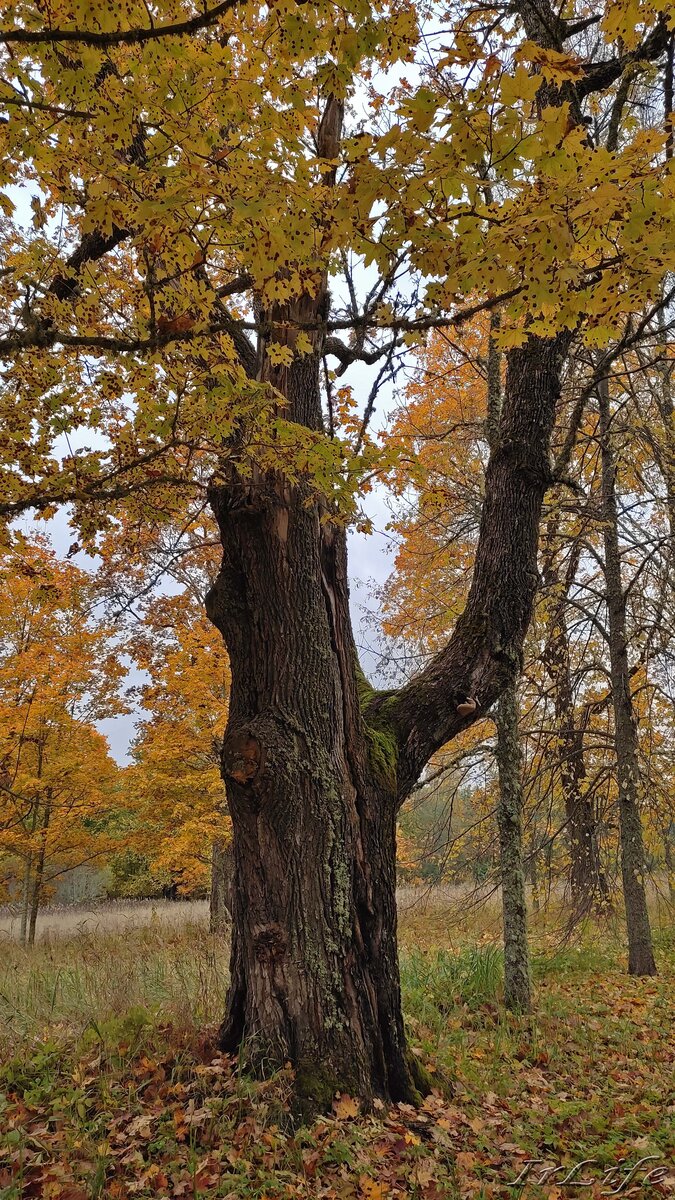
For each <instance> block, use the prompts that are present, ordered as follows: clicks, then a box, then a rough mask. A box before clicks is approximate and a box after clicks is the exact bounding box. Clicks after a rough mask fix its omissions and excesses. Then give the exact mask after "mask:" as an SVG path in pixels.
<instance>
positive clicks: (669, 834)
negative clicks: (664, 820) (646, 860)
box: [663, 821, 675, 901]
mask: <svg viewBox="0 0 675 1200" xmlns="http://www.w3.org/2000/svg"><path fill="white" fill-rule="evenodd" d="M674 833H675V822H672V821H671V823H670V825H669V827H668V828H667V829H666V831H665V833H664V835H663V858H664V862H665V864H666V876H667V879H668V895H669V897H670V899H671V901H675V860H674V859H673V834H674Z"/></svg>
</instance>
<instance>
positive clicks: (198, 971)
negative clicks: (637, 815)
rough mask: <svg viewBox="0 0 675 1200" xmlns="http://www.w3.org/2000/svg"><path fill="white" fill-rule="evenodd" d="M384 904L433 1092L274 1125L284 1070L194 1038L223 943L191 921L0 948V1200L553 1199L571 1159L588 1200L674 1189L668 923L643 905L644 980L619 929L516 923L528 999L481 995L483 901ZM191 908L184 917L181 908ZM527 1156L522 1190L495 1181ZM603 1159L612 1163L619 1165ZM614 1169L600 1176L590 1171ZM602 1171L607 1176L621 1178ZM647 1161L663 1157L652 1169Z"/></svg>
mask: <svg viewBox="0 0 675 1200" xmlns="http://www.w3.org/2000/svg"><path fill="white" fill-rule="evenodd" d="M456 899H457V898H456V897H455V896H453V895H451V894H444V895H440V896H434V897H431V898H430V899H429V900H428V902H426V903H422V902H418V901H417V900H416V898H415V897H414V896H411V895H407V896H404V897H403V901H404V903H403V906H402V914H401V945H402V954H401V959H402V976H403V989H404V1005H405V1011H406V1017H407V1021H408V1026H409V1033H410V1038H411V1042H412V1045H413V1047H414V1052H415V1053H416V1054H418V1055H419V1057H420V1058H421V1060H422V1062H423V1063H424V1064H425V1065H426V1066H427V1068H428V1069H429V1070H430V1071H431V1072H432V1075H433V1076H435V1078H436V1080H437V1082H438V1087H437V1088H436V1089H435V1090H434V1092H433V1093H432V1094H431V1096H430V1097H429V1098H428V1099H427V1101H426V1102H425V1104H424V1106H423V1107H422V1108H421V1109H419V1110H413V1109H408V1108H406V1107H404V1106H399V1107H397V1108H394V1109H393V1110H391V1111H389V1112H387V1111H385V1110H384V1109H379V1110H378V1109H376V1110H375V1111H374V1112H373V1113H372V1114H368V1115H364V1114H362V1113H360V1112H359V1109H358V1105H357V1104H356V1102H355V1101H353V1100H352V1099H351V1098H350V1097H344V1096H343V1097H339V1098H336V1101H335V1104H334V1111H333V1113H332V1114H331V1115H330V1117H328V1118H325V1119H322V1120H320V1121H317V1122H316V1123H315V1124H314V1125H313V1126H312V1127H311V1128H303V1129H297V1128H295V1129H294V1128H293V1127H292V1124H291V1122H290V1120H289V1109H288V1100H289V1094H290V1080H289V1078H287V1077H286V1076H284V1075H283V1074H281V1075H278V1076H276V1077H275V1078H273V1079H270V1080H267V1081H266V1082H263V1083H259V1082H254V1081H252V1080H250V1079H248V1078H247V1077H246V1076H245V1075H244V1074H243V1073H242V1072H241V1071H240V1070H239V1068H238V1064H237V1063H236V1062H234V1063H233V1062H231V1061H229V1060H225V1059H223V1058H221V1057H219V1056H218V1055H216V1054H215V1053H214V1050H213V1033H214V1027H215V1023H216V1022H217V1019H218V1017H219V1015H220V1011H221V1008H222V998H223V992H224V987H225V979H226V974H227V967H226V958H227V947H226V946H225V945H224V944H223V942H222V941H219V940H217V939H214V938H212V937H210V936H209V934H208V933H207V931H206V928H205V921H204V916H203V913H202V912H201V910H198V913H197V915H198V917H199V919H198V920H194V919H193V920H191V919H190V910H189V906H183V905H181V906H176V907H180V909H181V910H182V913H181V917H180V920H179V921H176V922H174V923H173V924H172V923H171V922H168V921H166V920H163V919H161V916H160V914H158V913H156V914H155V917H154V919H153V918H152V917H151V918H150V920H149V922H148V923H147V924H144V925H138V924H135V925H134V923H133V922H130V923H129V924H128V925H127V927H126V928H124V929H123V931H122V932H120V930H119V929H115V928H111V927H110V926H109V925H108V927H106V926H105V923H103V924H102V925H100V926H99V928H98V929H97V930H96V931H89V932H87V930H86V929H84V930H80V931H79V932H77V931H76V932H74V933H70V934H67V935H65V936H64V935H63V934H61V936H51V937H48V938H47V939H46V940H43V941H42V942H41V943H40V944H39V945H38V946H37V947H36V948H35V950H33V951H32V952H24V951H22V950H20V948H19V947H18V946H16V945H15V944H14V943H10V942H9V941H5V942H3V944H2V950H1V951H0V1062H1V1064H2V1065H0V1200H19V1197H20V1198H21V1200H24V1197H25V1198H26V1200H29V1198H31V1197H44V1198H45V1200H58V1198H61V1200H93V1198H95V1197H109V1198H110V1200H117V1198H122V1197H130V1198H131V1197H140V1198H142V1200H144V1198H145V1197H151V1196H152V1197H167V1200H168V1198H170V1197H190V1198H192V1200H196V1198H197V1197H199V1198H201V1200H212V1198H215V1197H221V1198H224V1197H227V1198H228V1200H238V1198H239V1197H242V1198H243V1197H256V1198H257V1200H263V1198H265V1200H281V1198H282V1197H283V1198H288V1200H290V1198H292V1197H298V1198H304V1197H307V1198H317V1200H318V1198H320V1197H325V1198H327V1200H352V1198H354V1200H356V1198H359V1200H361V1198H363V1200H384V1198H385V1197H392V1200H393V1198H394V1197H406V1198H407V1197H409V1198H411V1200H446V1198H447V1200H454V1198H458V1197H468V1198H470V1197H476V1198H480V1197H490V1196H514V1197H519V1196H521V1195H523V1192H524V1194H525V1196H526V1197H529V1196H532V1197H533V1198H535V1197H539V1196H547V1197H548V1198H549V1200H559V1198H560V1197H561V1196H572V1195H574V1190H573V1189H570V1188H569V1187H568V1186H564V1185H561V1180H562V1177H563V1172H559V1173H558V1175H557V1176H551V1177H550V1178H549V1179H548V1180H547V1181H544V1182H542V1183H541V1184H539V1183H538V1182H537V1179H541V1178H542V1171H544V1170H545V1168H546V1166H547V1165H548V1166H550V1167H551V1168H554V1167H555V1166H558V1165H567V1167H568V1168H571V1167H572V1166H573V1165H574V1163H576V1162H580V1161H581V1160H582V1159H589V1158H595V1159H596V1160H597V1162H596V1163H594V1164H589V1165H588V1166H587V1167H585V1168H584V1169H583V1172H582V1174H583V1176H584V1177H585V1178H586V1179H589V1180H590V1179H593V1180H594V1183H593V1186H592V1187H589V1188H587V1189H586V1194H590V1195H597V1196H599V1195H600V1194H601V1193H602V1192H603V1191H604V1192H607V1191H609V1190H612V1189H615V1188H617V1187H619V1186H620V1185H622V1181H624V1180H626V1178H627V1176H626V1172H627V1169H628V1168H629V1167H630V1166H634V1165H635V1164H637V1163H638V1162H639V1161H640V1160H641V1159H645V1158H647V1156H651V1155H653V1156H654V1157H653V1159H650V1161H649V1162H647V1163H644V1164H643V1165H642V1167H640V1168H639V1170H638V1171H637V1172H636V1174H635V1175H634V1176H633V1178H632V1179H630V1180H629V1181H628V1182H627V1183H625V1184H624V1185H623V1189H622V1190H621V1191H620V1192H619V1193H617V1194H620V1195H627V1194H639V1195H640V1196H642V1195H644V1196H645V1197H647V1200H649V1196H652V1197H658V1196H663V1195H669V1194H673V1193H675V1173H673V1172H672V1169H671V1173H670V1175H669V1176H667V1177H664V1178H660V1177H659V1176H654V1177H653V1178H652V1180H651V1181H647V1182H645V1180H644V1173H645V1172H646V1171H648V1170H649V1169H654V1168H658V1169H659V1170H660V1169H661V1168H665V1167H667V1166H669V1165H670V1166H671V1168H672V1162H673V1157H674V1154H675V1128H674V1127H675V1095H674V1094H673V1090H672V1088H673V1076H674V1072H673V1067H674V1066H675V1044H674V1038H673V1017H674V1016H675V1007H674V1005H675V931H674V930H673V928H672V924H671V925H670V926H669V924H668V913H667V910H666V908H664V907H662V908H661V910H659V911H657V910H655V912H654V918H655V925H656V930H657V935H656V936H657V947H658V961H659V968H660V975H659V977H658V979H655V980H651V979H650V980H634V979H629V978H628V977H627V976H626V975H625V974H624V955H623V950H622V942H621V935H622V931H621V928H620V925H619V924H617V925H616V926H613V925H612V924H611V923H610V924H608V925H606V926H604V927H603V928H601V929H600V928H598V927H596V926H588V927H587V928H586V929H584V930H580V931H577V933H576V935H575V939H574V941H569V940H568V942H567V943H565V944H563V943H561V939H560V935H559V933H558V932H557V929H558V928H559V925H560V922H559V921H557V922H556V921H555V920H553V918H552V916H550V915H549V916H548V917H540V918H537V919H535V921H534V924H533V939H532V940H533V944H534V947H535V962H534V967H535V979H536V990H537V1005H536V1010H535V1013H534V1014H533V1015H532V1016H531V1017H527V1018H514V1017H511V1016H508V1015H506V1014H505V1013H504V1012H503V1009H502V1006H501V987H502V979H501V971H502V968H501V957H500V954H499V950H498V946H497V935H498V910H497V908H496V905H495V903H494V902H492V903H491V904H487V905H486V906H485V907H484V908H483V909H482V910H472V909H470V908H469V907H468V906H467V904H466V901H465V902H464V906H463V910H462V912H461V913H459V912H458V911H457V905H456ZM193 917H194V910H193ZM530 1158H537V1159H542V1160H544V1161H543V1163H542V1164H541V1165H538V1166H537V1167H536V1168H532V1169H531V1173H530V1175H529V1177H528V1178H527V1180H526V1182H525V1185H524V1188H523V1186H520V1187H517V1188H514V1187H512V1186H511V1187H510V1186H509V1184H510V1183H512V1182H513V1180H515V1179H516V1178H517V1177H518V1176H519V1174H521V1172H522V1170H523V1164H524V1163H526V1161H527V1160H528V1159H530ZM622 1163H623V1166H621V1165H620V1164H622ZM611 1168H615V1169H616V1170H617V1174H616V1175H615V1176H614V1177H613V1178H612V1179H611V1180H610V1179H609V1177H605V1183H604V1184H603V1174H604V1172H605V1171H607V1170H610V1169H611ZM622 1172H623V1173H622ZM661 1174H663V1171H661Z"/></svg>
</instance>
